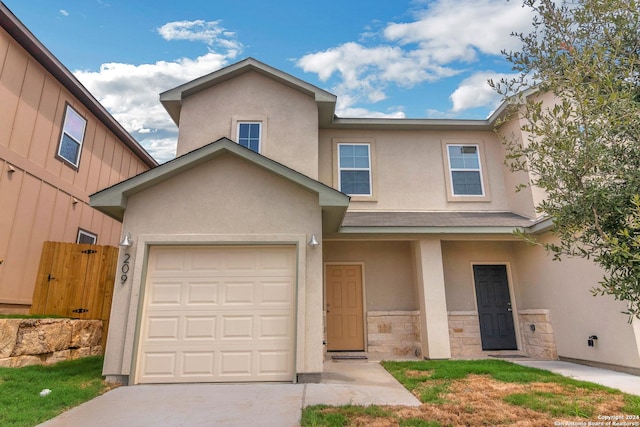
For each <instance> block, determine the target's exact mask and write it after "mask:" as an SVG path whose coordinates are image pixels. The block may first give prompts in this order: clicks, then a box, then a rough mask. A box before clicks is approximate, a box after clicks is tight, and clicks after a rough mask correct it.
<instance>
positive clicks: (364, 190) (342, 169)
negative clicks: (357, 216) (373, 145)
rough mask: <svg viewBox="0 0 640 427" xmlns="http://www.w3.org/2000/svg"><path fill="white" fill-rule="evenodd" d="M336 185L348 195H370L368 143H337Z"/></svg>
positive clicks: (369, 153) (369, 154)
mask: <svg viewBox="0 0 640 427" xmlns="http://www.w3.org/2000/svg"><path fill="white" fill-rule="evenodd" d="M338 185H339V188H340V191H342V192H343V193H346V194H349V195H358V196H371V195H372V191H371V150H370V146H369V144H363V143H360V144H338Z"/></svg>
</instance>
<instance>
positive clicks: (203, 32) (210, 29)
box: [158, 19, 242, 52]
mask: <svg viewBox="0 0 640 427" xmlns="http://www.w3.org/2000/svg"><path fill="white" fill-rule="evenodd" d="M158 33H159V34H160V35H161V36H162V38H163V39H165V40H167V41H170V40H187V41H196V42H203V43H206V44H207V45H209V46H220V47H222V48H224V49H226V50H228V51H235V52H239V51H240V50H241V49H242V44H241V43H240V42H238V40H236V36H235V33H233V32H231V31H227V30H226V29H225V28H224V27H222V26H221V25H220V21H204V20H202V19H198V20H195V21H174V22H168V23H166V24H164V25H163V26H161V27H159V28H158Z"/></svg>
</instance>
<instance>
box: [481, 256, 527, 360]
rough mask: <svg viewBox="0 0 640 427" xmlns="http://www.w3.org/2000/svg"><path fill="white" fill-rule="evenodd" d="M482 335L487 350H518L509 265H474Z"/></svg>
mask: <svg viewBox="0 0 640 427" xmlns="http://www.w3.org/2000/svg"><path fill="white" fill-rule="evenodd" d="M473 276H474V280H475V285H476V299H477V301H478V317H479V320H480V337H481V338H482V349H483V350H516V349H517V344H516V334H515V329H514V326H513V312H512V309H511V297H510V296H509V282H508V280H507V268H506V266H504V265H474V266H473Z"/></svg>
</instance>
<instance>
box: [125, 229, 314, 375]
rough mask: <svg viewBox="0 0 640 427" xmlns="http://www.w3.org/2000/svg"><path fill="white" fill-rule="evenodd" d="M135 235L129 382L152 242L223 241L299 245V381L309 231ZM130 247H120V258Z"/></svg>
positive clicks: (127, 337) (127, 336) (127, 360)
mask: <svg viewBox="0 0 640 427" xmlns="http://www.w3.org/2000/svg"><path fill="white" fill-rule="evenodd" d="M134 238H135V241H136V242H135V246H134V248H135V254H133V253H131V258H130V262H131V265H132V266H133V268H132V272H131V281H130V282H127V283H126V284H124V285H116V286H129V287H130V297H129V301H128V302H129V309H128V313H127V318H128V319H135V326H134V327H133V328H131V327H130V325H129V324H130V322H129V321H127V322H125V325H129V327H126V331H125V334H124V345H123V355H124V357H123V360H122V369H121V375H126V376H128V377H129V385H133V384H135V381H137V375H138V373H137V362H138V352H139V350H140V349H139V344H140V342H139V341H140V336H139V334H140V330H141V329H140V328H141V326H142V323H141V322H142V321H143V317H142V314H143V310H144V301H145V284H146V273H147V263H148V258H149V249H150V247H151V246H162V245H165V246H181V245H184V246H196V245H202V246H222V245H292V246H295V247H296V259H297V264H296V270H297V280H296V296H295V297H296V307H295V316H296V331H295V343H294V372H293V378H292V380H291V381H292V382H296V375H297V373H298V372H304V364H305V361H304V358H305V353H304V343H305V340H306V317H305V316H306V312H305V306H306V274H307V268H306V263H307V258H306V245H307V240H306V239H307V236H306V234H264V235H260V234H248V235H245V234H233V235H228V234H140V235H137V236H134ZM128 251H129V249H127V250H120V256H119V258H118V262H119V263H120V262H122V261H121V258H122V257H123V254H124V253H127V252H128Z"/></svg>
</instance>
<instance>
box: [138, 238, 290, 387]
mask: <svg viewBox="0 0 640 427" xmlns="http://www.w3.org/2000/svg"><path fill="white" fill-rule="evenodd" d="M146 271H147V273H146V279H145V285H144V296H143V298H144V303H143V312H142V318H141V323H140V331H139V335H138V336H139V339H138V351H137V364H136V381H135V382H136V383H185V382H189V383H191V382H248V381H293V380H294V376H295V369H294V363H295V351H294V349H295V336H296V334H295V324H296V311H295V295H296V248H295V246H287V245H274V246H263V245H253V246H222V245H220V246H151V247H150V249H149V256H148V262H147V270H146Z"/></svg>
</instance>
